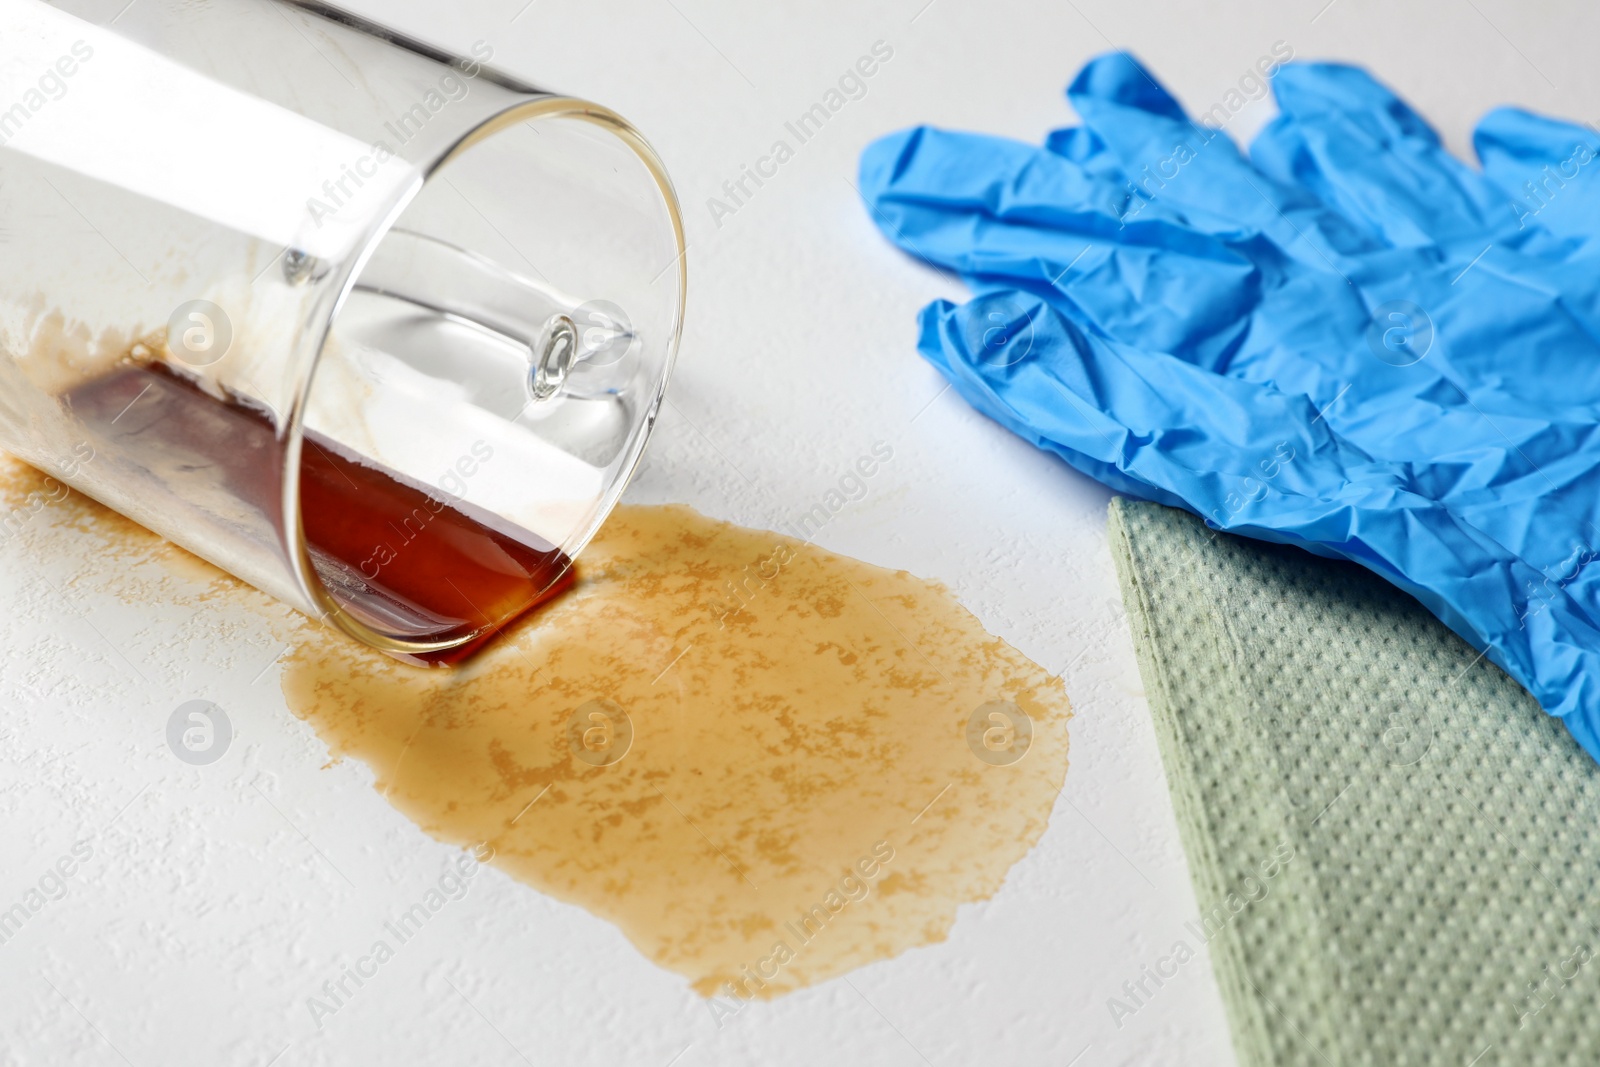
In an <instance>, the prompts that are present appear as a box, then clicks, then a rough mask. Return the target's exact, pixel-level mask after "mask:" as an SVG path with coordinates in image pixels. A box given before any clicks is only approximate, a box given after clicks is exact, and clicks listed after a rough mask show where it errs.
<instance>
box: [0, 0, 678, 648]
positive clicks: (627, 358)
mask: <svg viewBox="0 0 1600 1067" xmlns="http://www.w3.org/2000/svg"><path fill="white" fill-rule="evenodd" d="M493 53H494V50H493V48H492V46H490V45H489V44H487V43H485V42H479V43H477V44H475V45H474V46H473V47H472V48H471V50H470V52H469V53H468V54H466V55H461V56H455V55H449V54H446V53H444V52H441V51H439V50H437V49H434V48H431V47H429V46H427V45H424V44H422V43H420V42H417V41H414V40H410V39H408V38H406V37H404V36H402V35H400V34H397V33H394V32H391V31H389V30H386V29H383V28H381V27H378V26H376V25H373V24H371V23H368V22H365V21H363V20H361V19H358V18H355V17H353V16H351V15H348V14H346V13H343V12H340V11H337V10H335V9H332V8H328V7H325V6H322V5H320V4H313V3H301V2H291V0H207V2H206V3H203V4H196V3H192V2H189V0H138V2H137V3H135V4H131V5H130V4H127V0H105V2H99V0H60V2H57V3H43V2H41V0H0V230H3V233H4V236H5V238H6V244H5V250H4V254H3V256H0V448H4V449H5V450H7V451H9V452H12V453H13V454H15V455H17V456H19V457H21V458H22V459H25V460H27V461H28V462H30V463H32V464H33V465H35V466H37V467H40V468H41V469H44V470H47V471H50V472H51V473H53V474H56V475H57V476H59V477H61V478H62V480H64V481H66V482H67V483H69V484H70V485H72V486H73V487H75V488H77V489H79V490H81V491H83V492H84V493H87V494H88V495H89V496H92V497H94V498H96V499H97V500H100V501H101V502H103V503H105V504H107V505H109V506H110V507H112V508H114V509H116V510H117V511H120V512H122V513H123V514H125V515H127V516H128V517H130V518H132V519H134V520H136V521H137V522H139V523H141V524H143V525H144V526H147V527H149V528H150V529H151V530H154V531H155V532H157V533H159V534H161V535H163V536H164V537H166V538H168V539H169V540H171V541H173V542H175V543H177V544H178V545H181V546H182V547H184V548H186V549H188V550H189V551H191V552H194V553H195V554H197V555H199V556H201V557H203V558H205V559H207V560H209V561H210V562H212V563H214V564H216V565H217V566H219V567H221V568H223V569H224V570H227V571H229V572H231V573H232V574H234V575H236V576H237V577H239V578H241V579H243V580H245V581H247V582H249V583H251V584H252V585H255V586H257V587H258V588H260V589H262V590H265V591H266V592H269V593H271V594H273V595H275V596H277V597H279V598H280V599H282V600H284V601H286V602H288V603H289V604H292V605H293V606H295V607H296V608H299V609H300V610H302V611H305V612H307V613H309V614H312V615H315V616H318V617H323V618H326V619H327V620H328V621H329V622H331V623H332V624H333V625H335V626H337V627H339V628H340V629H341V630H343V631H344V632H346V633H348V634H350V635H351V636H353V637H356V638H357V639H359V640H361V641H364V642H366V643H367V644H370V645H372V646H373V647H375V648H379V649H382V650H383V651H385V652H388V653H390V654H392V655H394V656H397V657H400V658H403V659H408V660H411V661H414V662H420V663H447V662H453V661H455V660H457V659H459V658H461V657H463V656H465V655H467V654H468V653H470V652H471V651H472V650H474V649H475V648H477V647H478V646H479V645H481V644H482V643H483V642H485V641H486V640H488V639H489V638H490V637H492V636H493V635H494V634H495V633H496V632H498V631H499V630H500V629H502V628H503V627H505V626H506V625H507V624H508V623H510V622H511V621H512V620H514V619H516V618H518V617H519V616H521V615H522V614H524V613H525V612H526V611H528V610H529V609H530V608H532V607H533V606H535V605H537V604H538V603H540V602H541V601H543V600H545V599H547V598H548V597H550V596H551V595H553V594H554V593H555V592H558V591H559V590H560V589H561V588H563V586H564V584H565V583H567V582H569V581H570V580H571V565H572V559H573V557H574V556H576V555H577V554H578V553H579V551H580V550H581V549H582V548H583V546H584V545H585V544H586V543H587V542H588V540H589V539H590V538H591V537H592V536H593V535H594V533H595V531H596V530H597V529H598V528H599V526H600V524H601V523H602V522H603V521H604V519H605V517H606V515H607V513H608V512H609V511H610V509H611V508H612V507H613V506H614V505H615V503H616V501H617V498H618V497H619V496H620V495H621V493H622V490H623V488H624V486H625V485H626V483H627V480H628V478H629V476H630V474H631V473H632V471H633V470H634V468H635V466H636V465H637V463H638V460H639V458H640V455H641V453H642V452H643V449H644V447H645V444H646V441H647V440H648V438H649V435H650V431H651V427H652V425H653V423H654V421H655V417H656V413H657V410H658V408H659V405H660V402H661V398H662V394H663V391H664V389H665V386H666V381H667V377H668V374H669V373H670V371H671V367H672V362H673V358H674V356H675V353H676V350H677V345H678V338H679V333H680V330H681V324H682V315H683V302H684V287H685V282H686V273H685V263H684V255H683V252H684V243H683V227H682V221H681V218H680V213H679V209H678V203H677V200H676V197H675V195H674V193H673V191H672V186H671V183H670V182H669V180H668V178H667V176H666V173H665V171H664V170H663V168H662V166H661V162H660V160H659V159H658V158H657V157H656V155H655V153H654V152H653V151H652V150H651V149H650V147H649V146H648V145H647V144H646V143H645V142H644V140H643V139H642V138H641V137H640V136H639V134H638V133H637V132H636V131H635V130H634V129H633V128H632V127H631V126H629V125H628V124H627V123H626V122H625V121H623V120H622V119H621V118H620V117H618V116H617V115H615V114H613V113H612V112H610V111H608V110H606V109H605V108H602V107H598V106H596V105H594V104H589V103H586V102H584V101H581V100H577V99H573V98H570V97H563V96H558V95H554V94H551V93H547V92H544V91H541V90H538V89H535V88H533V87H531V86H528V85H525V84H523V83H521V82H519V81H517V80H516V79H514V78H511V77H509V76H507V75H505V74H503V73H501V72H499V71H497V70H496V69H494V68H493V67H492V66H491V65H490V64H491V62H492V59H493ZM13 102H14V103H13ZM5 201H9V202H10V203H9V205H8V204H6V203H5ZM22 204H26V205H28V207H27V210H26V213H22V212H19V211H18V210H17V206H18V205H22Z"/></svg>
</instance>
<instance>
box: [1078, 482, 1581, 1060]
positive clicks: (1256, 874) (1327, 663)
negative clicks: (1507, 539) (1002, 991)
mask: <svg viewBox="0 0 1600 1067" xmlns="http://www.w3.org/2000/svg"><path fill="white" fill-rule="evenodd" d="M1110 535H1111V544H1112V551H1113V555H1114V556H1115V558H1116V561H1117V569H1118V573H1119V575H1120V577H1121V581H1122V588H1123V595H1124V599H1125V600H1126V603H1127V606H1128V617H1129V622H1130V625H1131V626H1132V629H1133V634H1134V642H1135V646H1136V648H1137V650H1138V655H1139V666H1140V671H1141V673H1142V675H1143V677H1144V681H1145V689H1146V692H1147V694H1148V696H1149V701H1150V708H1151V713H1152V715H1153V716H1154V719H1155V724H1156V730H1157V735H1158V737H1159V739H1160V744H1161V751H1162V760H1163V763H1164V765H1165V768H1166V773H1167V778H1168V783H1169V786H1170V788H1171V790H1172V796H1173V803H1174V805H1175V807H1176V810H1177V814H1178V821H1179V827H1180V830H1181V833H1182V835H1183V840H1184V846H1185V849H1186V851H1187V853H1188V857H1189V866H1190V870H1191V872H1192V876H1193V878H1194V883H1195V891H1196V895H1197V897H1198V898H1199V901H1200V907H1201V911H1202V915H1201V917H1199V918H1198V919H1197V921H1196V922H1195V923H1192V924H1190V925H1189V927H1187V928H1186V929H1187V930H1188V931H1189V935H1188V937H1187V938H1186V940H1187V941H1188V942H1190V943H1191V944H1198V943H1199V941H1200V940H1201V939H1202V937H1208V940H1207V941H1206V943H1207V944H1208V946H1209V950H1210V955H1211V959H1212V966H1213V968H1214V969H1215V971H1216V976H1217V980H1218V983H1219V984H1220V986H1221V989H1222V994H1223V999H1224V1001H1225V1002H1226V1004H1227V1008H1228V1013H1229V1021H1230V1023H1231V1025H1232V1029H1233V1037H1234V1046H1235V1049H1236V1051H1237V1053H1238V1056H1239V1060H1240V1063H1241V1064H1243V1065H1245V1067H1257V1065H1263V1064H1307V1065H1322V1067H1343V1065H1347V1064H1373V1065H1384V1067H1388V1065H1398V1064H1435V1063H1437V1064H1452V1065H1457V1067H1464V1065H1468V1064H1472V1065H1474V1067H1488V1065H1491V1064H1558V1063H1559V1064H1582V1065H1586V1067H1589V1065H1594V1064H1597V1063H1600V1017H1596V1016H1597V1013H1600V958H1596V957H1597V956H1600V932H1597V923H1600V767H1596V765H1595V763H1594V761H1592V760H1591V759H1589V758H1588V757H1587V756H1586V755H1585V754H1584V753H1583V751H1582V749H1580V748H1579V747H1578V745H1577V743H1576V742H1574V741H1573V740H1572V738H1571V737H1570V736H1568V734H1567V732H1566V730H1565V729H1564V728H1563V727H1562V725H1561V724H1560V723H1559V722H1558V721H1556V720H1554V719H1552V718H1550V717H1549V716H1547V715H1545V714H1544V713H1543V712H1542V711H1541V710H1540V709H1539V707H1538V705H1537V704H1536V703H1535V702H1534V701H1533V699H1532V698H1531V697H1529V696H1528V695H1527V693H1525V692H1524V691H1523V690H1522V689H1521V688H1519V687H1518V686H1517V685H1516V684H1515V683H1514V682H1512V681H1511V680H1510V679H1509V678H1507V677H1506V676H1505V675H1504V674H1503V673H1502V672H1501V671H1500V670H1499V668H1497V667H1495V666H1494V665H1492V664H1490V663H1489V662H1487V661H1486V660H1484V659H1482V658H1481V657H1479V656H1478V654H1477V652H1476V651H1474V650H1473V649H1472V648H1470V647H1469V646H1468V645H1467V644H1466V643H1465V642H1463V641H1462V640H1461V639H1460V638H1459V637H1457V636H1456V635H1454V634H1452V633H1451V632H1450V631H1449V630H1447V629H1446V628H1445V627H1444V626H1443V625H1441V624H1440V623H1439V622H1438V621H1437V620H1436V619H1434V618H1433V617H1432V616H1431V615H1429V614H1428V613H1427V612H1426V611H1425V610H1423V609H1422V608H1421V607H1420V606H1419V605H1417V604H1416V602H1415V601H1413V600H1412V599H1410V598H1409V597H1407V596H1406V595H1405V594H1403V593H1401V592H1399V591H1398V590H1396V589H1395V588H1393V587H1392V586H1390V585H1388V584H1387V583H1385V582H1383V581H1381V580H1380V579H1378V578H1377V577H1375V576H1373V575H1372V574H1370V573H1368V572H1367V571H1365V570H1363V569H1361V568H1359V567H1357V566H1354V565H1352V564H1348V563H1342V562H1334V561H1330V560H1325V559H1320V558H1317V557H1314V556H1311V555H1309V554H1307V553H1304V552H1301V551H1298V550H1295V549H1290V548H1285V547H1282V546H1278V545H1271V544H1266V543H1264V542H1259V541H1248V540H1242V539H1238V538H1233V537H1230V536H1228V535H1226V534H1219V533H1216V532H1214V531H1212V530H1210V529H1208V528H1207V527H1206V526H1205V525H1204V523H1202V522H1201V521H1200V520H1199V519H1197V518H1195V517H1194V516H1193V515H1190V514H1188V513H1187V512H1182V511H1177V510H1175V509H1171V508H1166V507H1162V506H1160V505H1156V504H1143V503H1133V502H1130V501H1124V500H1120V499H1119V500H1116V501H1113V503H1112V507H1111V520H1110ZM1274 857H1276V863H1274ZM1230 894H1231V896H1230ZM1137 999H1139V994H1138V991H1137V990H1134V991H1133V996H1131V997H1130V996H1128V995H1122V996H1119V997H1116V998H1112V1002H1111V1003H1109V1004H1108V1007H1109V1008H1110V1009H1111V1011H1112V1014H1113V1016H1115V1017H1118V1018H1119V1021H1126V1016H1127V1015H1128V1014H1133V1013H1137V1012H1138V1011H1139V1010H1140V1008H1141V1007H1142V1005H1141V1004H1135V1003H1133V1001H1134V1000H1137ZM1119 1003H1120V1007H1119ZM1157 1010H1159V1009H1157Z"/></svg>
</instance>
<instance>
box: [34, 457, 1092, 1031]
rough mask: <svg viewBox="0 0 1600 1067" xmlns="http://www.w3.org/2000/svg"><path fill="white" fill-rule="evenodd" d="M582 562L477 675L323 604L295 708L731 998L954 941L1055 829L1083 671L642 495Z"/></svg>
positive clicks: (439, 834)
mask: <svg viewBox="0 0 1600 1067" xmlns="http://www.w3.org/2000/svg"><path fill="white" fill-rule="evenodd" d="M33 477H34V478H35V479H36V481H38V482H40V483H42V478H39V476H33ZM36 488H37V486H36ZM6 495H7V496H8V497H11V498H16V497H17V491H16V490H15V489H13V490H12V491H11V492H8V493H7V494H6ZM24 495H25V494H24ZM57 506H59V507H61V508H67V507H73V508H76V509H78V511H80V512H82V514H83V516H84V518H83V519H82V520H81V521H84V522H88V521H93V520H95V519H96V518H99V519H103V521H104V523H105V524H110V525H111V526H114V527H116V528H117V529H118V532H119V534H122V535H125V536H126V537H129V538H137V537H143V538H145V539H148V541H152V542H153V541H154V540H155V539H154V537H153V535H150V534H147V533H144V532H143V531H138V530H137V528H136V527H133V526H132V524H130V523H127V522H126V521H125V520H122V519H120V518H117V517H116V516H113V515H110V514H109V513H107V512H104V511H103V509H99V508H98V507H97V506H95V505H93V504H91V503H89V502H87V501H84V500H82V499H81V498H79V497H76V496H75V495H74V496H73V497H72V498H71V500H70V501H69V502H67V503H62V504H60V505H57ZM78 521H79V520H77V519H75V520H74V522H78ZM102 536H104V534H102ZM144 551H147V552H148V551H149V548H148V546H146V547H145V549H144ZM580 567H581V573H580V577H579V580H578V582H577V584H576V586H575V587H574V589H573V590H572V591H571V592H570V593H569V594H567V595H566V596H565V597H563V598H562V599H560V600H559V601H556V602H554V603H552V604H550V605H548V606H546V607H545V608H543V609H541V610H540V611H538V612H537V613H536V614H535V615H534V616H533V617H531V618H529V619H527V620H525V622H524V623H522V624H520V625H519V626H518V627H517V628H516V629H514V630H513V631H512V632H511V633H509V634H508V635H506V636H505V637H504V638H502V639H501V640H499V641H497V642H496V643H495V644H493V645H491V646H490V647H489V648H488V649H487V650H485V651H484V652H483V653H481V654H480V655H479V656H477V657H476V658H474V659H473V660H471V661H469V662H468V663H467V664H465V665H464V666H462V667H459V668H456V669H454V670H448V671H446V670H433V671H429V670H423V669H419V668H415V667H410V666H407V665H405V664H401V663H398V662H395V661H393V660H390V659H388V658H387V657H384V656H383V655H381V654H379V653H376V652H373V651H370V650H368V649H366V648H363V647H361V646H359V645H356V644H354V643H353V642H351V641H349V640H347V639H344V638H342V637H340V636H338V635H335V634H334V633H333V632H331V631H327V630H322V629H319V628H317V627H316V626H314V625H313V624H311V623H310V622H301V623H298V624H297V625H296V629H295V635H294V639H293V645H294V647H293V649H292V650H291V651H290V652H289V653H288V654H287V655H286V656H285V661H284V670H283V675H282V686H283V691H284V694H285V696H286V698H287V700H288V704H289V707H290V709H291V710H292V711H293V712H294V713H295V714H296V715H298V716H299V717H301V718H302V719H304V720H306V721H307V722H309V723H310V724H311V726H312V727H313V728H314V729H315V730H316V732H317V733H318V734H319V735H320V736H321V737H322V738H323V740H324V741H325V742H326V743H327V745H328V746H329V748H330V749H331V750H332V751H333V752H334V753H335V755H337V756H344V757H352V758H355V759H359V760H361V761H362V762H363V763H365V764H366V765H368V766H369V767H370V768H371V769H372V771H373V773H374V775H375V776H376V779H377V787H378V789H379V790H381V792H382V794H383V796H384V797H385V798H386V799H387V800H388V801H389V803H390V804H392V805H393V806H394V807H396V808H397V809H399V810H400V811H401V812H403V813H404V814H405V815H406V816H407V817H409V818H410V819H412V820H413V821H415V822H416V823H417V824H418V825H419V826H420V827H421V828H422V829H424V830H425V831H426V832H427V833H429V834H430V835H432V836H434V837H435V838H437V839H439V840H441V841H445V842H448V843H451V844H456V845H462V846H472V845H476V844H478V843H479V842H488V843H489V844H490V845H491V846H492V847H493V849H494V857H495V858H494V860H493V863H494V864H495V865H496V866H498V867H500V868H501V869H502V870H504V871H506V872H507V873H508V874H510V875H511V876H513V877H514V878H516V879H518V880H519V881H522V882H524V883H526V884H527V885H530V886H532V887H534V888H535V889H538V890H539V891H541V892H543V893H546V894H548V895H550V896H552V897H555V898H557V899H559V900H563V901H567V902H569V903H572V904H576V905H578V906H581V907H583V908H585V909H586V910H588V911H589V912H591V913H593V914H595V915H597V916H599V917H601V918H603V919H605V920H607V921H609V922H611V923H613V924H614V925H615V926H616V927H617V928H618V929H619V930H621V931H622V933H623V934H624V935H626V936H627V937H628V939H629V940H630V941H631V942H632V943H633V944H634V945H635V946H636V947H637V948H638V950H639V951H640V952H642V953H643V954H644V955H645V956H646V957H648V958H649V959H651V960H653V961H654V962H655V963H657V964H659V965H660V966H662V967H664V968H667V969H669V970H671V971H674V972H676V973H678V974H681V975H683V976H685V977H686V978H688V979H689V980H690V982H691V983H692V984H693V987H694V988H695V989H696V990H697V991H699V992H700V993H701V994H703V995H705V996H718V997H720V998H723V1001H722V1002H723V1003H726V1004H731V1003H732V1001H731V1000H728V999H727V998H731V997H738V998H741V999H748V998H750V997H760V998H771V997H774V996H777V995H780V994H782V993H786V992H789V991H792V990H795V989H798V988H802V987H804V986H808V985H811V984H813V983H816V982H819V981H822V980H824V979H826V978H830V977H833V976H837V975H840V974H844V973H846V972H848V971H850V970H851V969H853V968H856V967H860V966H862V965H864V964H867V963H870V962H873V961H875V960H880V959H885V958H888V957H892V956H895V955H897V954H899V953H901V952H904V951H905V950H907V949H909V948H913V947H915V946H918V945H925V944H930V943H934V942H937V941H941V940H943V939H944V938H945V936H946V935H947V933H948V932H949V930H950V928H951V927H952V925H953V924H954V922H955V918H956V909H957V907H958V906H959V905H961V904H963V903H970V902H974V901H979V900H983V899H986V898H988V897H990V896H991V895H993V894H994V892H995V891H996V890H997V889H998V888H999V887H1000V884H1001V882H1002V881H1003V880H1004V878H1005V876H1006V873H1007V871H1009V870H1010V868H1011V867H1012V866H1013V865H1014V864H1015V863H1016V862H1017V861H1018V860H1020V859H1021V858H1022V857H1023V855H1024V854H1026V852H1027V851H1028V850H1029V849H1030V848H1031V847H1032V846H1033V844H1034V843H1035V842H1037V841H1038V839H1039V837H1040V836H1041V834H1043V832H1044V829H1045V826H1046V823H1047V821H1048V819H1049V816H1050V812H1051V809H1052V807H1053V804H1054V801H1055V798H1056V795H1057V792H1058V790H1059V789H1060V787H1061V785H1062V782H1063V780H1064V777H1065V774H1066V769H1067V732H1066V724H1067V720H1068V718H1069V717H1070V710H1069V706H1068V702H1067V699H1066V696H1065V694H1064V691H1063V688H1062V685H1061V683H1060V681H1059V680H1058V679H1055V678H1053V677H1051V676H1050V675H1049V674H1048V673H1047V672H1046V671H1045V670H1043V669H1042V668H1040V667H1039V666H1037V665H1036V664H1034V663H1032V662H1031V661H1030V660H1028V659H1027V658H1025V657H1024V656H1023V655H1022V654H1021V653H1019V652H1017V651H1016V650H1015V649H1013V648H1011V647H1010V646H1009V645H1007V644H1005V643H1004V642H1003V641H1001V640H999V639H998V638H995V637H992V636H990V635H989V634H987V633H985V631H984V630H983V628H982V627H981V626H980V625H979V623H978V621H977V620H976V619H975V618H973V617H972V616H971V615H970V614H969V613H968V612H967V611H966V610H965V609H963V608H962V607H961V606H960V605H959V604H958V603H957V602H956V601H955V599H954V598H953V597H952V596H951V594H950V593H949V592H948V591H947V590H946V589H944V587H942V586H941V585H939V584H938V583H935V582H929V581H923V580H920V579H917V578H914V577H912V576H910V575H908V574H906V573H905V572H895V571H890V570H886V569H883V568H880V567H875V566H872V565H869V564H866V563H861V562H858V561H856V560H852V559H848V558H846V557H843V556H838V555H835V554H833V553H829V552H825V551H823V550H821V549H818V548H815V547H812V546H808V545H804V544H802V543H800V542H798V541H795V540H793V539H790V538H787V537H784V536H781V535H778V534H772V533H766V532H762V531H756V530H748V529H743V528H740V527H737V526H733V525H731V524H728V523H724V522H720V521H716V520H713V519H708V518H706V517H704V516H701V515H699V514H697V513H695V512H694V511H692V510H690V509H688V508H685V507H676V506H672V507H623V508H619V509H618V510H617V511H616V513H615V514H614V515H613V517H612V518H611V519H610V520H609V521H608V523H607V524H606V527H605V529H604V530H603V531H602V532H601V534H600V536H599V537H598V538H597V539H596V540H595V542H594V543H593V544H592V545H591V546H590V547H589V548H588V549H587V550H586V551H585V553H584V555H583V557H582V561H581V564H580ZM189 576H190V577H193V568H190V575H189ZM224 581H226V582H228V583H229V584H232V585H234V586H235V587H236V590H237V592H238V593H239V594H240V595H248V596H250V597H252V598H254V599H255V600H256V601H257V603H258V604H259V602H260V601H261V600H263V599H264V598H261V597H260V594H255V593H253V592H252V591H250V590H248V589H247V588H246V587H244V586H242V585H238V583H233V582H232V580H231V579H224Z"/></svg>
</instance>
